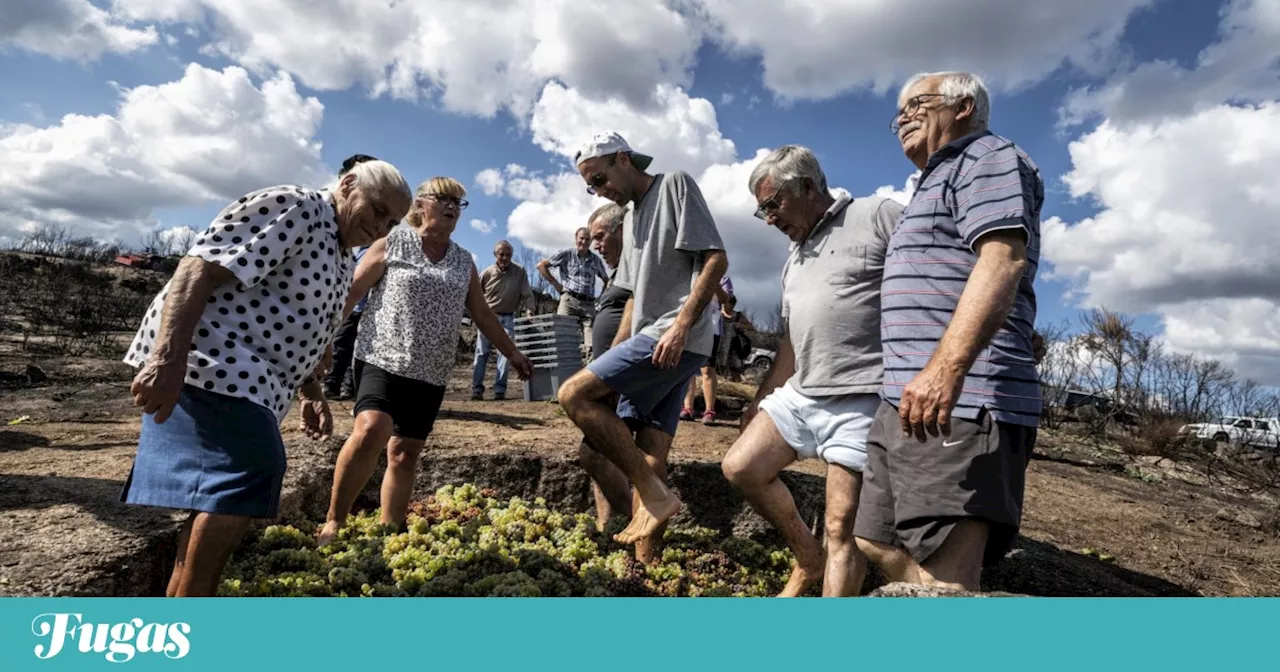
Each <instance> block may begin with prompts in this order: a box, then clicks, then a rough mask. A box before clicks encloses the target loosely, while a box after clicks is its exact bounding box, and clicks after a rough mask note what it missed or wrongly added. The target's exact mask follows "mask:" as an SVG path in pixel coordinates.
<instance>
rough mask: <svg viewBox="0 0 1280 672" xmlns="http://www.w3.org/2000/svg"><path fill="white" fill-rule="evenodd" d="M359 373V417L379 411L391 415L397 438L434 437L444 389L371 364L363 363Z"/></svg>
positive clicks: (420, 439)
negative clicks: (363, 413)
mask: <svg viewBox="0 0 1280 672" xmlns="http://www.w3.org/2000/svg"><path fill="white" fill-rule="evenodd" d="M356 361H357V362H359V361H360V360H356ZM359 370H360V385H359V389H358V390H357V391H356V406H355V414H356V416H357V417H358V416H359V415H360V413H362V412H364V411H380V412H382V413H386V414H387V415H389V416H391V422H392V427H393V428H394V431H395V435H396V436H399V437H401V438H405V439H417V440H419V441H422V440H425V439H426V438H427V437H428V436H430V435H431V429H432V428H433V427H435V424H436V416H437V415H439V414H440V404H441V402H443V401H444V388H443V387H441V386H439V385H432V384H431V383H426V382H423V381H421V380H414V379H412V378H405V377H404V376H397V375H396V374H394V373H391V372H389V371H385V370H383V369H380V368H378V367H376V366H374V365H372V364H370V363H368V362H360V369H359Z"/></svg>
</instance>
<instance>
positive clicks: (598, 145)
mask: <svg viewBox="0 0 1280 672" xmlns="http://www.w3.org/2000/svg"><path fill="white" fill-rule="evenodd" d="M618 152H626V153H627V154H630V155H631V163H633V164H635V167H636V168H639V169H640V170H644V169H645V168H648V167H649V164H650V163H652V162H653V157H652V156H649V155H648V154H641V153H640V152H637V151H635V150H633V149H631V145H628V144H627V141H626V140H623V139H622V136H621V135H618V134H617V133H614V132H613V131H609V132H607V133H596V134H595V135H594V136H592V138H591V139H590V140H588V141H587V142H586V144H584V145H583V146H582V149H579V150H578V152H577V153H576V154H574V155H573V163H574V165H575V166H581V165H582V162H583V161H587V160H589V159H595V158H599V157H601V156H609V155H610V154H616V153H618Z"/></svg>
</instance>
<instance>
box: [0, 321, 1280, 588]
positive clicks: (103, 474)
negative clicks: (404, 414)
mask: <svg viewBox="0 0 1280 672" xmlns="http://www.w3.org/2000/svg"><path fill="white" fill-rule="evenodd" d="M5 345H6V344H0V372H6V373H9V374H16V373H20V372H21V371H22V370H23V368H24V367H25V365H26V364H27V363H28V360H27V359H26V358H25V357H24V356H22V355H21V353H17V352H15V351H14V349H13V348H12V344H7V345H8V347H4V346H5ZM40 365H41V366H42V367H43V369H44V370H45V372H46V373H47V374H48V375H49V377H50V379H49V381H48V382H47V383H46V384H44V385H41V386H37V387H29V386H19V387H16V388H15V386H14V383H13V380H14V377H13V376H6V377H3V378H0V384H3V385H4V387H0V588H3V586H4V584H6V583H9V582H10V578H9V576H8V575H7V574H6V572H7V571H8V570H10V569H12V568H15V567H16V566H17V565H18V564H19V563H18V560H17V558H18V556H19V552H18V551H19V550H20V549H22V548H25V547H26V546H24V545H25V544H30V543H31V539H32V538H33V537H38V536H39V535H41V530H42V529H45V528H49V529H54V528H56V525H55V526H53V527H50V525H51V523H52V522H54V521H57V520H59V519H64V518H66V517H69V516H73V515H80V514H83V512H82V511H76V510H74V509H76V508H77V507H79V508H85V505H83V504H74V505H72V504H67V503H65V501H60V500H61V497H62V495H61V494H60V493H63V492H69V491H71V490H76V491H78V492H81V493H82V492H83V489H84V488H96V489H95V490H93V493H94V495H93V499H94V501H96V500H97V499H101V500H103V501H101V506H102V507H104V508H105V507H115V505H114V500H113V499H112V498H114V497H115V496H117V495H118V491H119V485H120V484H122V483H123V481H124V478H125V476H126V475H127V474H128V470H129V467H130V464H131V460H132V457H133V453H134V449H135V442H136V440H137V435H138V426H139V422H138V415H137V413H136V412H135V411H134V410H133V409H132V408H131V406H130V403H129V398H128V389H127V387H128V381H129V371H128V369H127V368H125V367H124V366H123V365H119V364H115V363H112V362H110V361H102V360H84V359H82V360H56V359H55V360H46V361H42V362H40ZM468 377H469V376H468V372H467V371H466V370H465V369H463V368H460V369H459V371H458V372H457V374H456V375H455V380H454V381H453V383H452V384H451V386H450V389H449V394H448V395H447V396H446V400H445V404H444V408H443V410H442V412H441V415H440V418H439V420H438V421H437V423H436V427H435V433H434V434H433V436H432V438H431V440H430V442H429V444H428V446H429V447H428V450H431V451H436V452H438V453H440V454H451V453H452V454H472V455H474V454H499V453H514V452H519V453H535V454H539V455H545V456H558V457H570V456H573V455H575V454H576V447H577V441H578V439H579V436H580V434H579V433H578V431H577V430H576V428H575V427H574V426H573V424H572V423H571V422H569V420H568V419H566V418H565V417H564V414H563V412H562V411H561V410H560V408H559V406H557V405H555V404H553V403H546V402H540V403H539V402H534V403H526V402H523V401H506V402H493V401H484V402H472V401H470V400H469V399H468V398H467V382H466V379H467V378H468ZM744 389H747V388H743V387H740V386H739V387H735V388H733V390H732V391H733V392H737V393H739V394H741V393H742V391H743V390H744ZM519 390H520V388H519V387H518V384H516V385H513V386H512V394H513V395H515V394H518V392H519ZM350 409H351V403H350V402H335V403H334V412H335V420H336V425H337V427H336V433H337V434H345V433H346V432H347V431H348V430H349V429H350V426H351V418H350ZM722 417H724V416H722ZM19 418H25V419H23V420H22V421H21V422H20V423H17V424H14V425H11V426H10V425H7V424H6V423H9V422H10V421H14V420H17V419H19ZM284 430H285V440H286V443H287V444H289V445H295V444H298V443H301V442H305V439H304V438H303V437H302V436H301V435H300V433H299V432H298V431H297V421H296V418H295V417H290V418H289V419H288V420H287V421H286V424H285V426H284ZM736 436H737V428H736V417H732V416H731V417H727V418H725V419H724V420H722V421H721V422H720V423H718V424H716V425H714V426H710V427H704V426H702V425H700V424H698V423H690V422H686V423H682V425H681V428H680V432H679V434H678V436H677V437H676V441H675V447H674V450H673V458H672V459H673V460H674V461H708V462H717V461H719V459H720V458H721V457H722V456H723V455H724V454H725V452H726V451H727V450H728V448H729V447H730V445H732V443H733V440H734V439H735V438H736ZM1038 453H1039V458H1040V459H1037V460H1035V461H1034V462H1033V463H1032V465H1031V469H1030V472H1029V474H1028V479H1027V495H1026V512H1025V519H1024V527H1023V533H1024V535H1025V536H1027V537H1029V538H1031V539H1034V540H1039V541H1043V542H1048V543H1050V544H1053V545H1055V546H1057V547H1059V548H1061V549H1063V550H1066V551H1074V552H1080V551H1081V550H1082V549H1085V548H1093V549H1098V550H1099V551H1102V552H1105V553H1107V554H1109V555H1112V556H1114V557H1115V562H1116V564H1118V565H1119V566H1121V567H1124V568H1126V569H1129V570H1132V571H1134V572H1139V573H1142V574H1147V575H1151V576H1153V577H1158V578H1160V579H1163V580H1165V581H1168V582H1171V583H1173V584H1177V585H1178V586H1182V587H1184V588H1186V589H1187V590H1189V591H1191V592H1193V593H1199V594H1204V595H1280V535H1277V531H1276V520H1277V519H1276V506H1277V505H1276V501H1275V500H1274V499H1273V498H1271V497H1269V496H1265V495H1246V494H1241V493H1238V492H1233V491H1231V490H1228V489H1225V488H1223V487H1217V486H1210V485H1207V484H1205V483H1203V482H1200V481H1199V480H1198V479H1196V478H1195V477H1193V476H1187V475H1185V474H1183V473H1181V472H1179V471H1178V470H1177V469H1176V468H1171V466H1170V464H1169V463H1168V462H1164V463H1159V464H1157V463H1156V461H1155V460H1152V459H1140V460H1137V461H1129V462H1127V463H1125V466H1117V465H1118V464H1120V463H1118V462H1117V461H1116V458H1117V456H1116V454H1114V453H1109V452H1107V451H1106V450H1105V449H1099V448H1097V447H1094V446H1088V445H1084V444H1081V443H1079V442H1077V441H1074V440H1071V439H1069V438H1067V437H1064V436H1060V435H1056V434H1052V433H1043V434H1042V440H1041V443H1040V448H1039V449H1038ZM795 468H796V469H797V470H799V471H804V472H808V473H814V474H820V473H821V470H820V467H819V465H818V464H816V463H813V462H808V463H802V464H799V465H797V466H796V467H795ZM6 491H7V495H6ZM66 499H67V500H70V499H72V498H71V497H67V498H66ZM75 499H76V501H81V502H83V501H84V497H83V496H81V497H78V498H75ZM89 508H93V507H89ZM90 513H93V512H92V511H90ZM156 515H157V514H155V513H147V514H139V517H138V519H137V520H136V521H132V522H129V521H125V522H121V521H120V520H118V519H113V520H112V521H111V523H110V524H111V525H113V526H128V525H137V526H143V525H146V524H150V523H149V522H148V521H151V520H154V517H155V516H156ZM148 516H150V517H148ZM85 535H87V536H86V537H85V538H76V539H70V538H69V539H68V540H67V541H65V543H66V544H67V545H68V546H69V547H70V545H71V544H73V543H74V544H75V549H76V551H75V553H76V554H82V555H83V554H89V555H91V554H92V553H93V552H94V550H93V549H94V544H95V543H103V542H102V539H105V537H94V536H92V535H90V533H89V532H88V531H86V532H85ZM44 543H46V544H58V543H63V542H61V541H60V540H57V539H53V540H47V541H45V542H44ZM15 578H18V577H17V576H15ZM23 580H25V579H23ZM11 587H12V586H11ZM51 589H52V588H45V587H41V588H40V589H39V590H37V591H36V592H43V591H45V590H51ZM5 592H9V593H10V594H12V592H13V591H4V590H0V594H4V593H5ZM19 592H22V591H19Z"/></svg>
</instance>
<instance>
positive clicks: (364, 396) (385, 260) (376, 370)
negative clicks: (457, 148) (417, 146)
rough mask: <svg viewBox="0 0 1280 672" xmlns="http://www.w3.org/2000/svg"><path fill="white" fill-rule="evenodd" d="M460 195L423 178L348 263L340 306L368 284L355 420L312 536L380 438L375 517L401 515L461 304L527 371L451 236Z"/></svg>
mask: <svg viewBox="0 0 1280 672" xmlns="http://www.w3.org/2000/svg"><path fill="white" fill-rule="evenodd" d="M465 195H466V190H465V189H463V187H462V185H461V184H459V183H458V181H457V180H454V179H453V178H449V177H435V178H432V179H430V180H428V181H426V182H424V183H422V185H421V186H419V187H418V191H417V194H416V197H415V198H414V202H413V209H412V211H411V212H410V213H409V218H408V224H407V225H403V226H399V227H396V228H395V229H394V230H393V231H392V232H391V233H390V234H389V235H388V236H387V237H386V239H385V240H380V241H378V242H376V243H374V244H373V246H372V247H370V248H369V251H368V253H366V254H365V257H364V259H363V260H361V262H360V267H359V269H358V270H357V271H356V278H355V284H354V286H353V288H352V291H351V295H350V296H349V297H348V298H347V304H348V310H350V309H351V307H353V306H354V305H355V303H356V302H357V301H359V300H360V299H361V298H362V297H364V295H365V293H366V292H369V290H370V288H372V292H371V293H370V294H369V297H368V304H367V305H366V306H365V315H364V317H363V318H362V319H361V321H360V332H359V335H358V336H357V338H356V355H355V356H356V360H357V362H358V363H359V366H358V369H357V370H358V371H359V372H360V381H359V383H358V386H357V390H356V404H355V414H356V421H355V427H354V429H353V430H352V432H351V436H349V437H348V438H347V442H346V444H344V445H343V447H342V452H341V453H339V455H338V462H337V465H336V468H335V470H334V481H333V491H332V493H331V495H330V500H329V514H328V517H327V519H326V521H325V524H324V527H323V528H321V530H320V532H319V534H318V539H319V542H320V543H321V544H327V543H329V542H330V541H332V540H333V539H334V537H336V536H337V534H338V531H339V530H341V529H342V525H343V524H344V523H345V522H346V519H347V516H348V515H349V514H350V513H351V508H352V507H353V506H354V505H355V501H356V497H357V496H358V495H359V494H360V491H361V490H363V489H364V486H365V485H366V484H367V483H368V482H369V479H370V477H372V476H373V471H374V469H375V468H376V467H377V464H378V453H379V452H380V451H381V450H383V447H384V446H385V448H386V451H387V469H386V473H385V475H384V476H383V478H382V513H381V519H382V523H383V524H388V525H397V526H399V525H403V524H404V521H405V517H406V516H407V515H408V509H409V498H410V496H411V495H412V494H413V480H414V474H415V472H416V470H417V464H418V457H419V456H420V455H421V454H422V447H423V444H424V443H425V442H426V439H427V436H428V435H429V434H430V433H431V429H432V427H433V425H434V424H435V419H436V414H437V413H439V411H440V403H441V401H443V399H444V392H445V384H446V383H447V382H448V380H449V375H450V373H451V372H452V371H453V365H454V358H455V356H456V354H455V353H456V351H457V339H458V327H459V325H460V324H461V323H462V315H463V311H464V309H465V310H466V311H468V312H470V314H471V319H472V320H473V321H474V322H475V324H476V327H477V328H478V329H479V330H480V333H481V334H483V335H484V336H485V337H486V338H488V339H489V340H490V341H491V342H492V343H493V344H494V346H496V347H497V348H498V351H499V352H501V353H502V354H503V355H504V356H505V357H506V358H507V359H508V361H510V362H511V365H512V366H513V367H515V370H516V372H517V373H518V374H519V375H520V377H521V378H522V379H527V378H529V376H530V375H532V373H533V365H532V364H530V362H529V359H528V358H527V357H525V356H524V355H523V354H521V353H520V351H519V350H517V349H516V346H515V343H514V342H512V340H511V338H510V337H509V336H507V332H506V330H505V329H503V327H502V323H501V322H499V321H498V316H497V315H494V313H493V311H492V310H490V309H489V304H488V303H486V302H485V298H484V290H483V289H482V288H481V286H480V276H479V274H477V273H476V267H475V263H474V262H473V261H472V259H471V254H470V253H469V252H467V251H466V250H464V249H462V247H460V246H459V245H458V244H457V243H455V242H453V241H452V240H451V239H450V237H451V236H452V235H453V231H454V228H455V227H456V226H457V224H458V217H459V215H461V213H462V209H463V208H465V207H467V201H466V200H465V199H464V198H463V196H465Z"/></svg>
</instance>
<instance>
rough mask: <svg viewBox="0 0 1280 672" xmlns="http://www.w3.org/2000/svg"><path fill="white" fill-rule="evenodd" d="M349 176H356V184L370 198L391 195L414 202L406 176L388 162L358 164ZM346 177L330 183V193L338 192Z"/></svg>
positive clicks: (375, 161) (352, 168)
mask: <svg viewBox="0 0 1280 672" xmlns="http://www.w3.org/2000/svg"><path fill="white" fill-rule="evenodd" d="M347 175H355V176H356V184H358V185H360V187H361V188H363V189H365V190H366V191H368V193H369V195H370V196H374V195H377V196H381V197H384V198H385V197H387V196H390V195H391V194H399V195H400V197H401V198H403V199H404V200H405V201H408V202H410V203H412V202H413V189H411V188H409V183H408V182H407V181H405V179H404V175H402V174H400V171H399V170H398V169H397V168H396V167H395V166H393V165H391V164H389V163H387V162H386V161H377V160H374V161H365V162H364V163H357V164H356V165H354V166H352V167H351V172H349V173H347ZM345 177H346V175H343V176H342V177H339V178H337V179H336V180H334V181H333V182H330V183H329V187H328V188H329V191H332V192H336V191H337V190H338V187H339V186H341V184H342V180H343V179H344V178H345Z"/></svg>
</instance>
